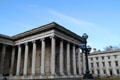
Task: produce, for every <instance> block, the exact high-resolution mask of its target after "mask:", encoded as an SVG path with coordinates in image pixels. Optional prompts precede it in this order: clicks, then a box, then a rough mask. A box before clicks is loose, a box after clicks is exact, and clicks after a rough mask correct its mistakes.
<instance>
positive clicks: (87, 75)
mask: <svg viewBox="0 0 120 80" xmlns="http://www.w3.org/2000/svg"><path fill="white" fill-rule="evenodd" d="M87 38H88V35H87V34H86V33H84V34H83V35H82V39H83V43H82V44H80V48H81V49H82V53H84V54H85V60H86V73H85V74H84V76H83V78H84V79H93V76H92V74H90V70H89V63H88V54H89V53H90V51H91V47H90V46H87Z"/></svg>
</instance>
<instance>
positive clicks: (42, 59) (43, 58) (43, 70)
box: [41, 38, 45, 75]
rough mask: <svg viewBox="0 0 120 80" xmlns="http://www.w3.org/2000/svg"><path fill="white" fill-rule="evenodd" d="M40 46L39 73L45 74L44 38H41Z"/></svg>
mask: <svg viewBox="0 0 120 80" xmlns="http://www.w3.org/2000/svg"><path fill="white" fill-rule="evenodd" d="M41 41H42V46H41V75H44V74H45V40H44V38H43V39H41Z"/></svg>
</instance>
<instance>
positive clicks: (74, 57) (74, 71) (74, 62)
mask: <svg viewBox="0 0 120 80" xmlns="http://www.w3.org/2000/svg"><path fill="white" fill-rule="evenodd" d="M73 74H74V75H76V74H77V73H76V54H75V46H74V45H73Z"/></svg>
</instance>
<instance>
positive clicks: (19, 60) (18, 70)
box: [16, 45, 21, 75]
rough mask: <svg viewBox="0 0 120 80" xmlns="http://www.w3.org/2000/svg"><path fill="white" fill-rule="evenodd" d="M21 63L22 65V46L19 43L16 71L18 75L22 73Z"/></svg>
mask: <svg viewBox="0 0 120 80" xmlns="http://www.w3.org/2000/svg"><path fill="white" fill-rule="evenodd" d="M20 65H21V46H20V45H18V57H17V71H16V75H19V74H20Z"/></svg>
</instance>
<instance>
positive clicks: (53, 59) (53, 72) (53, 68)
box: [51, 36, 55, 75]
mask: <svg viewBox="0 0 120 80" xmlns="http://www.w3.org/2000/svg"><path fill="white" fill-rule="evenodd" d="M51 39H52V40H51V75H55V37H53V36H52V37H51Z"/></svg>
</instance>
